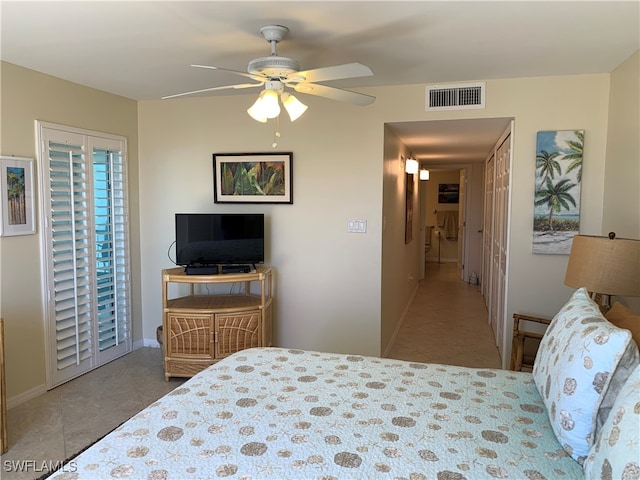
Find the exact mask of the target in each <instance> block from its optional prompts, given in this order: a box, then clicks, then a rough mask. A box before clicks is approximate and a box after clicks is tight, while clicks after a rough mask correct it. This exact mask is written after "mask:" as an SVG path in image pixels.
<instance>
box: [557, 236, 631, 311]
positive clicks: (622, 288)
mask: <svg viewBox="0 0 640 480" xmlns="http://www.w3.org/2000/svg"><path fill="white" fill-rule="evenodd" d="M564 283H565V285H567V286H569V287H573V288H581V287H585V288H586V289H587V291H588V292H589V293H590V294H591V295H592V297H593V298H594V300H595V301H596V303H598V305H599V306H600V310H601V311H602V312H603V313H604V312H606V311H607V310H609V308H611V296H612V295H618V296H622V297H638V296H640V240H633V239H627V238H616V234H615V233H614V232H611V233H609V236H608V237H596V236H589V235H576V236H575V237H573V244H572V246H571V253H570V254H569V263H568V264H567V272H566V275H565V278H564Z"/></svg>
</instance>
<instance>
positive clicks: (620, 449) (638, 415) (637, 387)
mask: <svg viewBox="0 0 640 480" xmlns="http://www.w3.org/2000/svg"><path fill="white" fill-rule="evenodd" d="M584 475H585V478H587V479H592V478H593V479H596V478H597V479H601V478H622V479H625V478H638V477H639V476H640V367H636V369H635V370H634V371H633V373H632V374H631V377H630V378H629V379H628V380H627V382H626V383H625V385H624V386H623V387H622V390H620V393H619V395H618V397H617V398H616V402H615V403H614V404H613V408H612V409H611V413H610V414H609V417H608V418H607V420H606V422H605V423H604V425H603V426H602V428H601V429H600V431H599V432H598V437H597V439H596V443H595V445H594V446H593V448H591V451H590V452H589V456H588V457H587V459H586V460H585V461H584Z"/></svg>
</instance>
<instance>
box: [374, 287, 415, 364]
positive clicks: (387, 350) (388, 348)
mask: <svg viewBox="0 0 640 480" xmlns="http://www.w3.org/2000/svg"><path fill="white" fill-rule="evenodd" d="M418 287H420V284H418V283H416V286H415V288H414V289H413V292H412V293H411V297H409V301H408V302H407V305H406V306H405V307H404V311H403V312H402V315H400V320H399V321H398V324H397V325H396V328H395V329H394V330H393V334H392V335H391V338H390V339H389V343H387V346H386V348H385V349H384V352H383V353H382V356H383V357H384V358H387V357H388V356H389V353H391V348H392V347H393V343H394V342H395V341H396V337H397V336H398V333H399V332H400V329H401V328H402V325H403V324H404V321H405V319H406V318H407V314H408V313H409V307H411V304H412V303H413V299H414V298H415V296H416V293H418Z"/></svg>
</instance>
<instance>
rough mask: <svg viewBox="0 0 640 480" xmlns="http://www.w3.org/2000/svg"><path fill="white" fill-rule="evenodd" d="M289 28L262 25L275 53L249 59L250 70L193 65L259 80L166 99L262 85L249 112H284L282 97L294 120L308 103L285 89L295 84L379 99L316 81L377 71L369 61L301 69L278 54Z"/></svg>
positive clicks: (363, 100) (344, 96)
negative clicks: (277, 47)
mask: <svg viewBox="0 0 640 480" xmlns="http://www.w3.org/2000/svg"><path fill="white" fill-rule="evenodd" d="M288 32H289V29H288V28H287V27H284V26H282V25H265V26H264V27H262V28H261V29H260V33H261V34H262V36H263V37H264V39H265V40H266V41H267V42H269V43H270V44H271V55H270V56H268V57H260V58H256V59H254V60H251V61H250V62H249V65H248V67H247V72H240V71H237V70H229V69H227V68H222V67H215V66H210V65H191V66H192V67H196V68H208V69H211V70H221V71H224V72H230V73H234V74H236V75H241V76H243V77H247V78H250V79H251V80H254V81H256V82H257V83H240V84H236V85H225V86H221V87H211V88H204V89H202V90H193V91H191V92H184V93H178V94H175V95H168V96H166V97H162V99H167V98H175V97H181V96H184V95H193V94H196V93H204V92H213V91H216V90H229V89H242V88H253V87H262V86H264V90H263V91H262V92H261V93H260V96H259V97H258V100H256V102H255V103H254V104H253V106H251V107H250V108H249V109H248V110H247V113H249V115H251V117H253V118H254V119H255V120H258V121H260V122H266V121H267V119H268V118H276V117H277V116H278V115H279V114H280V105H279V103H278V99H280V101H281V102H282V104H283V105H284V107H285V109H286V110H287V113H288V114H289V116H290V118H291V121H294V120H295V119H297V118H298V117H300V115H302V114H303V113H304V112H305V110H306V109H307V106H306V105H304V104H302V102H300V101H299V100H298V99H297V98H295V97H294V96H293V95H291V94H290V93H289V92H287V91H285V88H291V89H293V90H295V91H296V92H299V93H304V94H307V95H317V96H320V97H325V98H329V99H331V100H337V101H340V102H347V103H351V104H354V105H361V106H364V105H369V104H371V103H373V102H374V101H375V97H373V96H371V95H365V94H362V93H357V92H352V91H349V90H344V89H341V88H335V87H329V86H326V85H320V84H318V83H316V82H326V81H329V80H338V79H345V78H356V77H366V76H370V75H373V72H372V71H371V69H370V68H369V67H367V66H366V65H362V64H360V63H347V64H344V65H335V66H332V67H323V68H316V69H313V70H303V71H300V64H299V63H298V62H297V61H296V60H294V59H292V58H288V57H281V56H279V55H278V53H277V50H276V45H277V44H278V43H279V42H280V41H281V40H282V39H283V38H284V36H285V35H286V34H287V33H288Z"/></svg>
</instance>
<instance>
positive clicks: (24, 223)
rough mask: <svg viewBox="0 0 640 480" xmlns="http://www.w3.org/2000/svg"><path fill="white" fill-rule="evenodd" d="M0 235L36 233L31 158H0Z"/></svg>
mask: <svg viewBox="0 0 640 480" xmlns="http://www.w3.org/2000/svg"><path fill="white" fill-rule="evenodd" d="M0 189H1V192H2V193H1V194H0V207H1V211H2V222H1V223H0V227H1V228H0V234H1V235H2V236H9V235H28V234H32V233H35V228H34V210H33V209H34V205H33V161H32V160H31V159H30V158H22V157H9V156H6V157H4V156H3V157H0Z"/></svg>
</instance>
